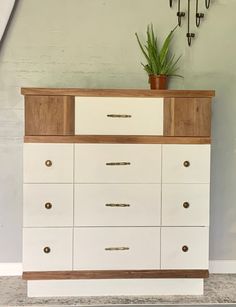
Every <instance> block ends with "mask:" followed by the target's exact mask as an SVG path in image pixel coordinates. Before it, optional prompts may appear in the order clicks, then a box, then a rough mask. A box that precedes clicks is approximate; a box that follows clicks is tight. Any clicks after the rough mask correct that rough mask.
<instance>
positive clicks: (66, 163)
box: [24, 143, 73, 183]
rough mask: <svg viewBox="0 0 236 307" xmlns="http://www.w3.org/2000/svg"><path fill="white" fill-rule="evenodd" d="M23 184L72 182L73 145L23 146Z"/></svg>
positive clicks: (27, 144)
mask: <svg viewBox="0 0 236 307" xmlns="http://www.w3.org/2000/svg"><path fill="white" fill-rule="evenodd" d="M24 182H25V183H71V182H73V144H36V143H32V144H30V143H26V144H24Z"/></svg>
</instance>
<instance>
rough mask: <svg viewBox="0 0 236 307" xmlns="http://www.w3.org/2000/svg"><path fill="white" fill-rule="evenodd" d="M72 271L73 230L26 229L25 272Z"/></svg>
mask: <svg viewBox="0 0 236 307" xmlns="http://www.w3.org/2000/svg"><path fill="white" fill-rule="evenodd" d="M71 269H72V228H25V229H24V230H23V270H24V271H62V270H71Z"/></svg>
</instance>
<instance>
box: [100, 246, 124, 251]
mask: <svg viewBox="0 0 236 307" xmlns="http://www.w3.org/2000/svg"><path fill="white" fill-rule="evenodd" d="M128 250H129V247H126V246H121V247H106V248H105V251H128Z"/></svg>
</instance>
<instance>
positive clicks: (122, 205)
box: [105, 204, 130, 207]
mask: <svg viewBox="0 0 236 307" xmlns="http://www.w3.org/2000/svg"><path fill="white" fill-rule="evenodd" d="M105 206H106V207H130V204H106V205H105Z"/></svg>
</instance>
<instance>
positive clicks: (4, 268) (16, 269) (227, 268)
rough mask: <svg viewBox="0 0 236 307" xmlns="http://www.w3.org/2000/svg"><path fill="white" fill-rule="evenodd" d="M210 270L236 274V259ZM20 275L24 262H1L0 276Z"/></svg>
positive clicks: (214, 263)
mask: <svg viewBox="0 0 236 307" xmlns="http://www.w3.org/2000/svg"><path fill="white" fill-rule="evenodd" d="M209 271H210V273H215V274H236V260H211V261H210V263H209ZM19 275H22V263H20V262H16V263H13V262H12V263H11V262H10V263H5V262H4V263H0V276H19Z"/></svg>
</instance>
